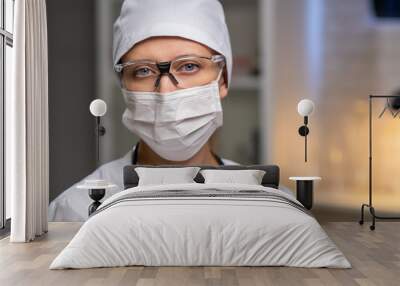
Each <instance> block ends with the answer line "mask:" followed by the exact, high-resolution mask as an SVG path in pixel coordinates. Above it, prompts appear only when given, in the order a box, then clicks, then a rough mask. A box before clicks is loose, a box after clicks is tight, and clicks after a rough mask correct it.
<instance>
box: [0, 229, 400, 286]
mask: <svg viewBox="0 0 400 286" xmlns="http://www.w3.org/2000/svg"><path fill="white" fill-rule="evenodd" d="M79 227H80V224H79V223H50V227H49V233H48V234H47V235H45V236H44V237H43V238H40V239H38V240H36V241H34V242H32V243H12V244H10V243H9V241H8V238H5V239H3V240H1V241H0V285H1V286H8V285H12V286H17V285H32V286H33V285H54V286H56V285H57V286H61V285H68V286H74V285H137V286H138V285H140V286H150V285H151V286H153V285H167V286H178V285H227V286H234V285H246V286H247V285H255V286H261V285H346V286H347V285H385V286H388V285H400V222H378V224H377V229H376V230H375V231H374V232H372V231H370V230H369V228H368V224H367V225H364V226H360V225H358V224H357V223H356V222H329V223H325V224H323V227H324V229H325V230H326V231H327V233H328V234H329V235H330V237H331V238H332V240H333V241H335V242H336V244H337V245H338V246H339V248H340V249H341V250H342V251H343V252H344V254H345V255H346V257H347V258H348V259H349V260H350V262H351V263H352V265H353V268H352V269H348V270H342V269H306V268H290V267H119V268H100V269H85V270H48V267H49V264H50V263H51V261H52V260H53V259H54V257H55V256H56V255H57V254H58V253H59V252H60V251H61V250H62V249H63V247H64V246H65V245H66V244H67V242H68V241H69V240H70V239H71V238H72V236H73V235H74V233H76V231H77V230H78V229H79Z"/></svg>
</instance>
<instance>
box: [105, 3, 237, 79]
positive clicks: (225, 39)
mask: <svg viewBox="0 0 400 286" xmlns="http://www.w3.org/2000/svg"><path fill="white" fill-rule="evenodd" d="M154 36H178V37H182V38H186V39H189V40H193V41H196V42H199V43H201V44H203V45H206V46H207V47H209V48H211V49H213V50H215V51H216V52H218V53H220V54H222V55H224V56H225V58H226V69H227V73H228V85H229V84H230V82H231V76H232V50H231V44H230V40H229V33H228V28H227V26H226V23H225V15H224V10H223V8H222V5H221V3H220V2H219V1H218V0H125V1H124V3H123V4H122V8H121V13H120V15H119V17H118V19H117V20H116V21H115V23H114V38H113V63H114V65H115V64H118V62H119V60H120V59H121V57H122V56H123V55H124V54H125V53H127V52H128V51H129V50H130V49H131V48H132V47H133V46H134V45H135V44H136V43H138V42H140V41H142V40H145V39H147V38H150V37H154Z"/></svg>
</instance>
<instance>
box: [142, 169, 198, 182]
mask: <svg viewBox="0 0 400 286" xmlns="http://www.w3.org/2000/svg"><path fill="white" fill-rule="evenodd" d="M199 170H200V168H199V167H182V168H179V167H178V168H151V167H150V168H147V167H137V168H135V171H136V173H137V174H138V176H139V183H138V186H148V185H165V184H185V183H195V181H194V180H193V179H194V177H196V175H197V173H198V172H199Z"/></svg>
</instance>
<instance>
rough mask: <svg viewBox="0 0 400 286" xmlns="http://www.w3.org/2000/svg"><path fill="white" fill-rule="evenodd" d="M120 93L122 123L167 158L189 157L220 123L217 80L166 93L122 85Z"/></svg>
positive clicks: (176, 159) (175, 159)
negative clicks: (122, 109) (123, 105)
mask: <svg viewBox="0 0 400 286" xmlns="http://www.w3.org/2000/svg"><path fill="white" fill-rule="evenodd" d="M218 78H219V76H218ZM122 93H123V95H124V99H125V102H126V105H127V108H126V110H125V112H124V114H123V115H122V123H123V124H124V125H125V126H126V127H127V128H128V129H129V130H130V131H131V132H133V133H135V134H137V135H138V136H139V137H140V138H141V139H142V140H144V141H145V142H146V143H147V145H149V146H150V148H151V149H152V150H153V151H154V152H156V153H157V154H158V155H160V156H161V157H163V158H164V159H167V160H170V161H184V160H187V159H190V158H191V157H193V156H194V155H195V154H196V153H197V152H198V151H199V150H200V149H201V147H202V146H203V145H204V144H205V143H206V142H207V141H208V139H209V138H210V136H211V135H212V134H213V133H214V131H215V130H216V129H217V128H218V127H220V126H221V125H222V121H223V120H222V107H221V100H220V95H219V84H218V80H215V81H213V82H211V83H210V84H207V85H203V86H197V87H192V88H186V89H181V90H176V91H173V92H168V93H158V92H133V91H128V90H126V89H124V88H122Z"/></svg>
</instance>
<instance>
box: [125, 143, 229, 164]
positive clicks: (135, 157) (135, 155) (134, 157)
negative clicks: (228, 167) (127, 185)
mask: <svg viewBox="0 0 400 286" xmlns="http://www.w3.org/2000/svg"><path fill="white" fill-rule="evenodd" d="M138 150H139V142H138V143H136V147H135V151H133V152H132V165H136V164H137V159H138ZM211 154H212V155H213V156H214V157H215V159H216V160H217V162H218V165H221V166H223V165H224V162H222V159H221V158H220V157H219V156H218V155H217V154H215V153H214V152H212V151H211Z"/></svg>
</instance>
